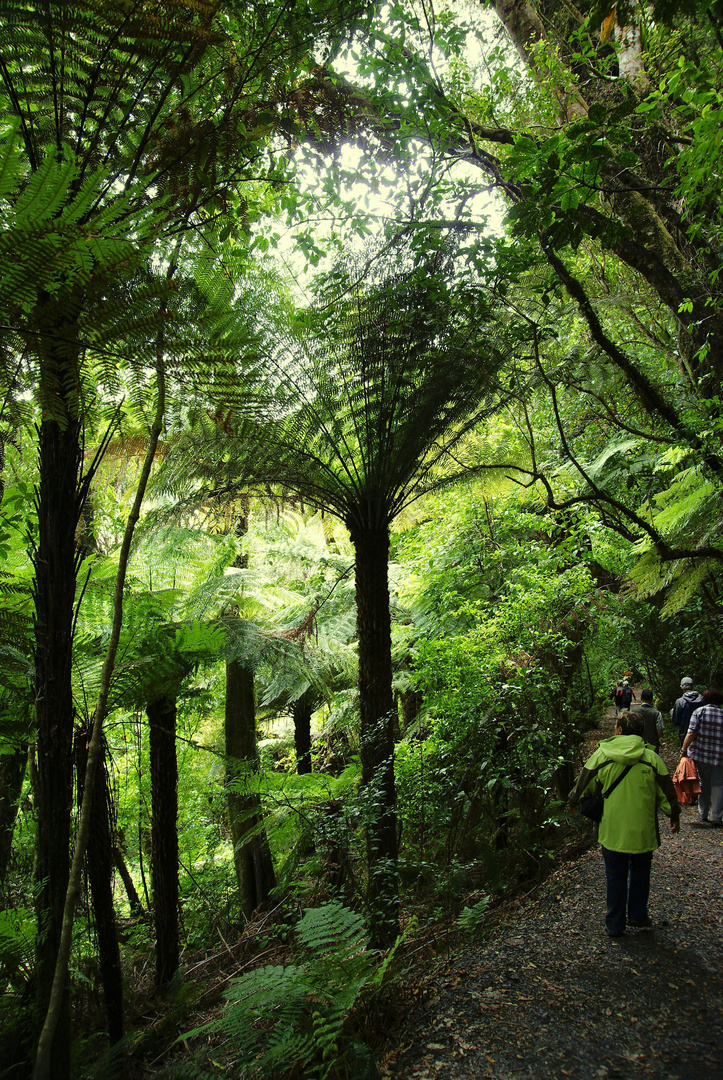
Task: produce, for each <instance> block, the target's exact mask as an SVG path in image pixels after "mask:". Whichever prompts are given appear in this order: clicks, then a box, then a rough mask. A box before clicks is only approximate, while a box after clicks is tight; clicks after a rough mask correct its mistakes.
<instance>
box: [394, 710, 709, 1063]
mask: <svg viewBox="0 0 723 1080" xmlns="http://www.w3.org/2000/svg"><path fill="white" fill-rule="evenodd" d="M611 723H612V713H610V714H609V715H608V716H607V717H606V719H605V720H604V721H603V725H602V726H601V728H600V729H599V730H598V732H597V733H596V736H597V738H603V737H606V736H607V735H608V734H612V729H611ZM664 757H665V758H666V761H667V764H668V767H669V769H670V770H671V772H672V770H673V769H674V768H675V764H676V763H677V760H678V757H677V753H676V749H675V747H674V746H673V745H672V743H671V745H670V746H669V747H668V748H667V749H666V750H665V751H664ZM694 822H697V813H696V811H695V810H694V809H693V808H690V807H684V808H683V815H682V818H681V831H680V833H679V835H677V836H673V835H671V833H670V832H669V831H666V828H665V827H666V826H667V819H663V818H661V834H662V837H663V843H662V847H661V848H660V850H659V851H657V852H656V853H655V855H654V856H653V872H652V888H651V900H650V914H651V916H652V918H653V920H654V924H655V928H654V929H653V930H647V931H628V933H627V935H626V936H625V937H624V938H622V939H620V940H619V941H611V940H610V939H609V938H608V937H607V935H606V934H605V929H604V915H605V879H604V869H603V861H602V856H601V854H600V848H599V847H598V846H597V845H596V846H595V847H594V848H593V849H592V850H590V851H588V852H586V853H585V854H584V855H583V856H582V857H581V858H580V859H579V860H577V861H575V862H573V863H567V864H566V865H564V866H563V867H561V868H560V869H559V870H557V871H556V872H555V873H553V874H552V876H551V877H549V878H548V879H547V881H546V882H545V883H544V885H543V886H542V888H541V889H540V891H539V892H538V893H537V894H536V896H535V898H534V899H533V900H530V901H528V902H527V903H525V904H524V905H522V906H521V907H517V908H516V910H515V912H514V916H509V917H508V918H507V919H506V920H502V921H501V922H499V923H498V924H497V926H496V929H495V931H494V932H493V935H492V936H491V937H490V938H488V939H487V940H486V941H485V942H484V944H480V945H479V946H477V947H471V948H467V949H465V950H464V951H462V952H459V953H457V954H456V955H455V956H454V957H453V958H452V959H451V960H449V961H448V962H447V963H446V964H442V965H440V966H439V967H438V968H436V969H435V971H434V972H433V973H432V972H430V973H428V974H427V976H426V977H425V978H424V980H423V982H422V983H420V986H419V987H418V988H416V990H415V991H414V993H416V995H417V996H418V997H422V998H424V1003H423V1004H422V1005H421V1006H420V1008H419V1010H418V1012H416V1013H415V1014H414V1015H413V1016H412V1017H410V1019H409V1021H408V1023H407V1025H405V1028H404V1030H403V1032H401V1033H400V1034H399V1036H398V1040H397V1043H396V1045H395V1046H394V1047H393V1048H389V1052H388V1053H387V1055H386V1056H385V1058H384V1059H383V1061H382V1070H383V1074H384V1075H385V1076H388V1077H398V1078H404V1080H407V1078H409V1080H411V1078H418V1080H427V1078H430V1080H431V1078H439V1080H467V1078H472V1077H474V1078H480V1080H482V1078H494V1080H513V1078H514V1080H518V1078H520V1080H521V1078H523V1077H524V1078H529V1077H535V1078H536V1080H552V1078H555V1080H557V1078H563V1077H570V1078H574V1080H605V1078H608V1077H609V1078H611V1080H612V1078H617V1077H621V1078H626V1080H627V1078H631V1077H654V1078H656V1080H721V1077H723V1034H722V1033H723V950H722V946H723V941H722V940H721V939H722V938H723V829H717V830H712V829H701V828H695V827H694V825H693V823H694ZM583 827H587V826H583Z"/></svg>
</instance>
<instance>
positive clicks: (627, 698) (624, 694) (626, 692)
mask: <svg viewBox="0 0 723 1080" xmlns="http://www.w3.org/2000/svg"><path fill="white" fill-rule="evenodd" d="M632 700H633V691H632V689H631V688H630V687H629V686H624V687H623V689H622V691H621V693H620V704H621V705H622V707H623V709H629V708H630V702H631V701H632Z"/></svg>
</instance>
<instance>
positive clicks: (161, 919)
mask: <svg viewBox="0 0 723 1080" xmlns="http://www.w3.org/2000/svg"><path fill="white" fill-rule="evenodd" d="M146 715H147V716H148V723H149V738H150V758H151V815H152V826H151V836H152V841H151V842H152V852H151V873H152V877H153V920H154V925H155V930H156V988H157V989H163V988H164V987H165V986H167V984H168V983H169V982H170V981H171V979H172V978H173V976H174V975H175V973H176V971H177V970H178V954H179V934H178V763H177V760H176V699H175V698H173V697H170V696H167V697H162V698H159V699H158V700H157V701H153V702H149V704H148V705H147V706H146Z"/></svg>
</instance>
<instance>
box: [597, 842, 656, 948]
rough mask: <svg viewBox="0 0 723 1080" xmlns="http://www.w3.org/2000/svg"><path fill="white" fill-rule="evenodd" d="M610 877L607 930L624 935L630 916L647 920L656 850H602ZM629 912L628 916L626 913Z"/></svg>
mask: <svg viewBox="0 0 723 1080" xmlns="http://www.w3.org/2000/svg"><path fill="white" fill-rule="evenodd" d="M602 853H603V858H604V860H605V877H606V879H607V905H608V909H607V914H606V915H605V929H606V930H607V932H608V934H610V935H612V936H617V935H618V934H622V933H623V931H624V930H625V926H626V924H627V919H641V920H644V919H647V917H648V896H649V895H650V867H651V865H652V862H653V853H652V851H641V852H639V853H636V854H628V853H627V852H625V851H610V850H609V849H608V848H605V847H604V848H603V849H602ZM626 912H627V916H626Z"/></svg>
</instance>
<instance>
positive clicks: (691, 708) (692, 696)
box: [670, 675, 703, 746]
mask: <svg viewBox="0 0 723 1080" xmlns="http://www.w3.org/2000/svg"><path fill="white" fill-rule="evenodd" d="M680 689H681V690H682V691H683V693H682V695H681V697H679V698H678V700H677V701H676V703H675V705H674V706H673V711H672V712H671V714H670V715H671V717H672V720H673V727H676V728H677V729H678V741H679V742H680V745H681V746H682V745H683V740H684V739H685V736H686V734H687V731H688V722H689V721H690V718H691V716H692V715H693V713H694V712H695V710H696V709H698V708H700V706H701V705H702V704H703V695H702V694H699V693H698V691H697V690H694V689H693V680H692V679H691V678H689V677H688V676H687V675H686V677H685V678H684V679H681V680H680Z"/></svg>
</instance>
